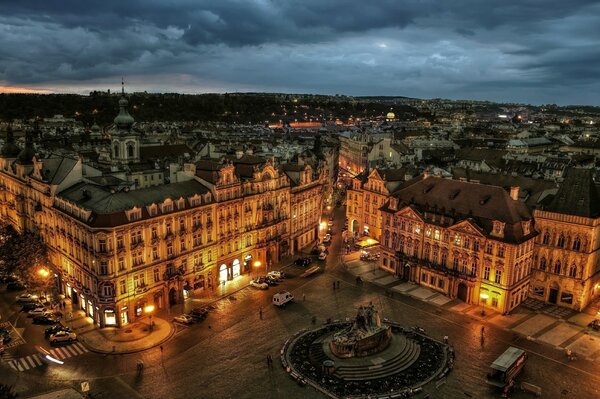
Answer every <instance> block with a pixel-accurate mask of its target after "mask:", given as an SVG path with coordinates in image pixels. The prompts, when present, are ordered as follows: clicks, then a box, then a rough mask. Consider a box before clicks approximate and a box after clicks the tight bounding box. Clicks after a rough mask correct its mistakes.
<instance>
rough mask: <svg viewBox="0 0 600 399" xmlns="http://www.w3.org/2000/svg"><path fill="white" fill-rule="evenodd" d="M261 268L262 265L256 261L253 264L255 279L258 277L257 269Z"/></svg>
mask: <svg viewBox="0 0 600 399" xmlns="http://www.w3.org/2000/svg"><path fill="white" fill-rule="evenodd" d="M261 266H262V263H261V262H260V261H259V260H257V261H256V262H254V270H255V271H256V277H258V269H259V268H260V267H261Z"/></svg>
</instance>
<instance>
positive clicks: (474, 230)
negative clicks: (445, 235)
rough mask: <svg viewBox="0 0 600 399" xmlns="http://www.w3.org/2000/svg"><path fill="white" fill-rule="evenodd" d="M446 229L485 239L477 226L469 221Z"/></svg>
mask: <svg viewBox="0 0 600 399" xmlns="http://www.w3.org/2000/svg"><path fill="white" fill-rule="evenodd" d="M448 229H449V230H452V231H456V232H460V233H464V234H470V235H475V236H479V237H485V235H484V234H483V233H482V232H481V229H480V228H479V226H477V225H475V224H474V223H473V222H472V221H470V220H463V221H462V222H459V223H457V224H455V225H454V226H450V227H449V228H448Z"/></svg>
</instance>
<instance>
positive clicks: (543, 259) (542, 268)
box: [540, 256, 546, 272]
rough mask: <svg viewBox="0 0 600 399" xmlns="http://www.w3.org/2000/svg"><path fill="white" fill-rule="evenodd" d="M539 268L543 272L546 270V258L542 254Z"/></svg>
mask: <svg viewBox="0 0 600 399" xmlns="http://www.w3.org/2000/svg"><path fill="white" fill-rule="evenodd" d="M540 270H541V271H543V272H544V271H546V258H545V257H544V256H542V259H540Z"/></svg>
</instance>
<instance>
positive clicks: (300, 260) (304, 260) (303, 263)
mask: <svg viewBox="0 0 600 399" xmlns="http://www.w3.org/2000/svg"><path fill="white" fill-rule="evenodd" d="M311 262H312V258H311V257H310V256H307V257H305V258H298V259H296V260H295V261H294V264H295V265H296V266H304V267H306V266H308V265H310V264H311Z"/></svg>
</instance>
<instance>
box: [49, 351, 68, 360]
mask: <svg viewBox="0 0 600 399" xmlns="http://www.w3.org/2000/svg"><path fill="white" fill-rule="evenodd" d="M52 352H53V353H54V354H56V356H57V357H58V358H59V359H60V360H62V359H64V358H66V357H67V356H65V354H64V353H63V351H62V350H61V348H54V349H53V350H52Z"/></svg>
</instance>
